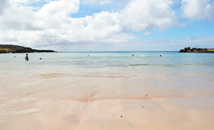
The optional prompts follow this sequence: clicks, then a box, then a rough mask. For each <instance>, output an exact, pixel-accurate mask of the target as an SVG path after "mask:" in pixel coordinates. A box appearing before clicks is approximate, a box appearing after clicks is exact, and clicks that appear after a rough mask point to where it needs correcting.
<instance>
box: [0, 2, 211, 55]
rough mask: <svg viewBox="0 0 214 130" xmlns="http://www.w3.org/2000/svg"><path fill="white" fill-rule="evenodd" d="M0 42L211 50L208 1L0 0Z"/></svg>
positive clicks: (74, 47) (62, 46) (36, 45)
mask: <svg viewBox="0 0 214 130" xmlns="http://www.w3.org/2000/svg"><path fill="white" fill-rule="evenodd" d="M0 44H13V45H21V46H27V47H32V48H36V49H54V50H57V51H177V50H180V49H182V48H184V47H187V46H188V47H201V48H205V47H206V48H214V0H0Z"/></svg>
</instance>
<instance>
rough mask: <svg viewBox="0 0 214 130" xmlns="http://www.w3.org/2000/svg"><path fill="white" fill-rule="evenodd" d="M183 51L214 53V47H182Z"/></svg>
mask: <svg viewBox="0 0 214 130" xmlns="http://www.w3.org/2000/svg"><path fill="white" fill-rule="evenodd" d="M179 52H181V53H214V48H190V47H186V48H184V49H181V50H180V51H179Z"/></svg>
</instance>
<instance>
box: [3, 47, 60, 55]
mask: <svg viewBox="0 0 214 130" xmlns="http://www.w3.org/2000/svg"><path fill="white" fill-rule="evenodd" d="M50 52H51V53H52V52H56V51H54V50H37V49H32V48H30V47H23V46H18V45H0V54H1V53H50Z"/></svg>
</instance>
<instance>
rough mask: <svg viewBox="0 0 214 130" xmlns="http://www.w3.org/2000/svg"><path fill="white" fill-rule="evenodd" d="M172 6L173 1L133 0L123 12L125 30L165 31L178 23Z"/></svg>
mask: <svg viewBox="0 0 214 130" xmlns="http://www.w3.org/2000/svg"><path fill="white" fill-rule="evenodd" d="M171 5H172V1H171V0H133V1H131V2H130V3H129V4H128V5H127V6H126V7H125V8H124V10H123V11H122V12H121V17H122V18H121V19H122V21H123V25H124V28H128V29H130V30H139V31H141V30H146V29H147V30H148V29H149V30H150V29H156V28H158V29H162V30H164V29H166V28H168V27H170V26H171V25H173V24H175V22H176V20H175V12H174V11H173V10H172V8H171Z"/></svg>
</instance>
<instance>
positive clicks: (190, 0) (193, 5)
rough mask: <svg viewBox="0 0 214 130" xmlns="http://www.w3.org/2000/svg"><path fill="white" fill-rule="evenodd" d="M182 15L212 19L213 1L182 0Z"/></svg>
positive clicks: (191, 17)
mask: <svg viewBox="0 0 214 130" xmlns="http://www.w3.org/2000/svg"><path fill="white" fill-rule="evenodd" d="M181 9H182V11H183V15H184V17H186V18H189V19H192V20H201V19H202V20H205V19H208V20H214V1H212V0H182V7H181Z"/></svg>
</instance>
